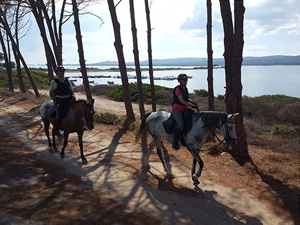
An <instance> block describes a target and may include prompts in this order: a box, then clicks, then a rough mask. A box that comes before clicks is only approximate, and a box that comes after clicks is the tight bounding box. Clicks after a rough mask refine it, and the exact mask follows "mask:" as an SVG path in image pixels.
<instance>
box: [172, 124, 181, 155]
mask: <svg viewBox="0 0 300 225" xmlns="http://www.w3.org/2000/svg"><path fill="white" fill-rule="evenodd" d="M180 135H181V130H180V129H177V130H176V131H175V134H174V140H173V144H172V147H173V148H174V149H175V150H178V149H179V148H180V146H179V144H178V141H179V138H180Z"/></svg>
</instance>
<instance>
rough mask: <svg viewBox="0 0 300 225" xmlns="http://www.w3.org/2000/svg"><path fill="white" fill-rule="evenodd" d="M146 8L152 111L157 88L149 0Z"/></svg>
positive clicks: (154, 109)
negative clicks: (155, 86)
mask: <svg viewBox="0 0 300 225" xmlns="http://www.w3.org/2000/svg"><path fill="white" fill-rule="evenodd" d="M145 10H146V19H147V42H148V64H149V79H150V86H151V98H152V111H153V112H155V111H156V99H155V88H154V79H153V65H152V45H151V21H150V10H149V3H148V0H145Z"/></svg>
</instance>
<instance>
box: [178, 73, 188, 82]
mask: <svg viewBox="0 0 300 225" xmlns="http://www.w3.org/2000/svg"><path fill="white" fill-rule="evenodd" d="M187 78H188V77H187V75H186V74H185V73H181V74H179V75H178V77H177V80H178V81H180V80H182V79H187Z"/></svg>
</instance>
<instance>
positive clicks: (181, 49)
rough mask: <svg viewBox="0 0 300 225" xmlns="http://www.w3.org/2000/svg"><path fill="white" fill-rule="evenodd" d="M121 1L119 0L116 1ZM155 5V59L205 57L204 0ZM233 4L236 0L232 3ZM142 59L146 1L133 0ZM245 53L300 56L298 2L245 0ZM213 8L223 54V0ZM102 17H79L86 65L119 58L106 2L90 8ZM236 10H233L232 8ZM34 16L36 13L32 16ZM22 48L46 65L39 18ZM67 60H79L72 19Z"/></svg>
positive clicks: (122, 10)
mask: <svg viewBox="0 0 300 225" xmlns="http://www.w3.org/2000/svg"><path fill="white" fill-rule="evenodd" d="M116 2H117V1H115V3H116ZM149 2H152V4H151V8H150V10H151V23H152V24H151V25H152V28H153V30H152V47H153V49H152V52H153V58H154V59H165V58H180V57H206V56H207V53H206V1H205V0H152V1H151V0H149ZM231 2H233V1H231ZM134 3H135V12H136V14H135V17H136V26H137V32H138V44H139V54H140V60H146V59H147V32H146V31H147V27H146V16H145V6H144V1H143V0H138V1H134ZM244 4H245V7H246V12H245V23H244V40H245V45H244V56H267V55H300V1H299V0H284V1H274V0H245V1H244ZM212 7H213V52H214V54H213V56H214V58H221V57H223V56H222V55H223V52H224V46H223V26H222V20H221V15H220V8H219V1H218V0H212ZM86 11H90V12H93V13H94V14H97V15H98V16H99V17H101V18H102V20H103V21H104V24H102V25H100V24H101V21H100V20H99V19H98V18H96V17H93V16H88V15H82V16H81V18H80V19H81V29H82V35H83V42H84V43H83V45H84V53H85V58H86V63H95V62H100V61H117V56H116V52H115V49H114V45H113V43H114V35H113V28H112V24H111V18H110V15H109V10H108V6H107V3H106V1H102V2H100V3H98V4H97V5H93V6H92V7H90V8H88V9H86ZM232 11H233V8H232ZM117 15H118V19H119V22H120V25H121V34H122V43H123V50H124V55H125V60H126V62H132V61H133V53H132V49H133V45H132V34H131V22H130V14H129V2H128V0H123V1H122V2H121V3H120V4H119V5H118V6H117ZM32 19H33V16H32ZM20 45H21V46H22V47H21V51H22V53H23V55H24V57H25V59H26V61H27V63H28V64H38V63H40V64H44V63H45V62H46V60H45V54H44V49H43V45H42V40H41V37H40V35H39V31H38V29H37V27H36V24H35V22H34V21H33V22H32V25H31V28H30V31H29V34H28V35H27V36H26V37H24V38H22V39H21V40H20ZM63 60H64V64H67V63H78V62H79V61H78V54H77V44H76V39H75V31H74V26H73V20H72V19H71V20H70V21H69V22H68V23H66V24H65V25H64V27H63Z"/></svg>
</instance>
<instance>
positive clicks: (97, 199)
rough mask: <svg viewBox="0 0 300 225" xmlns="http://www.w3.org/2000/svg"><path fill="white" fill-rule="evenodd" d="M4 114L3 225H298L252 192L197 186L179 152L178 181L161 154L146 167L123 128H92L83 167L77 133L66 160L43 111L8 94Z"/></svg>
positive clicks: (173, 164) (1, 107)
mask: <svg viewBox="0 0 300 225" xmlns="http://www.w3.org/2000/svg"><path fill="white" fill-rule="evenodd" d="M77 98H81V97H80V96H78V95H77ZM101 101H102V99H97V101H96V102H101ZM112 104H118V106H117V105H116V106H115V105H112ZM103 106H106V107H103ZM96 107H98V106H97V105H96ZM99 107H100V106H99ZM118 107H119V108H118ZM123 107H124V106H123ZM123 107H122V105H121V104H120V103H113V102H111V101H110V102H105V103H103V101H102V102H101V108H102V109H103V108H106V109H108V110H111V109H112V108H113V109H114V110H116V112H117V111H118V112H119V113H123V114H124V113H125V112H120V110H119V109H120V108H123ZM110 112H111V111H110ZM0 115H1V116H0V130H1V133H0V135H1V139H0V140H1V142H0V146H1V153H0V162H1V166H0V175H1V178H0V194H1V196H2V197H1V200H0V205H1V206H0V211H1V212H0V224H12V223H16V224H17V223H18V224H72V223H73V224H255V225H256V224H270V225H274V224H292V223H289V222H288V221H284V220H283V219H281V218H280V216H279V215H274V214H273V213H272V212H270V210H269V209H268V208H267V207H266V206H265V205H264V204H263V203H261V202H260V201H259V200H258V199H255V198H253V197H252V196H251V195H250V194H248V193H246V192H244V191H241V190H240V191H238V190H234V189H232V188H229V187H224V186H220V185H217V184H215V183H213V182H211V181H208V180H203V179H201V183H200V185H198V186H194V185H193V184H192V180H191V177H190V175H189V174H190V171H189V168H190V165H186V164H184V163H183V162H182V161H178V160H177V159H176V158H172V157H171V160H170V162H169V163H170V164H169V167H170V168H171V171H172V173H173V174H174V175H175V178H174V179H171V180H168V179H165V178H164V175H165V173H164V171H163V169H162V166H161V163H160V162H159V160H158V158H157V156H156V155H155V153H153V154H152V155H151V156H150V159H151V162H150V165H151V169H150V171H148V172H147V171H143V170H142V169H141V158H142V150H141V147H140V145H138V144H135V143H134V141H133V138H132V134H131V135H129V134H128V133H126V131H124V130H122V129H117V128H116V127H109V126H104V125H96V126H95V129H94V130H93V131H88V132H86V133H85V135H84V150H85V155H86V157H87V160H88V161H89V163H88V164H87V165H83V164H82V163H81V161H80V157H79V152H78V149H79V147H78V145H77V137H76V135H71V137H70V141H69V145H68V147H67V149H66V152H65V155H66V157H65V158H64V159H61V158H60V157H59V154H58V153H52V154H51V153H49V152H48V149H47V141H46V137H45V136H44V133H43V126H42V124H41V120H40V117H39V115H38V111H37V109H32V108H31V107H30V106H28V105H26V104H23V105H22V104H18V103H17V102H12V101H10V102H7V101H5V99H4V98H2V99H1V101H0ZM118 115H120V114H118ZM58 144H59V146H61V140H60V142H58ZM170 151H172V150H170ZM189 162H190V160H189ZM207 172H209V171H207ZM3 196H4V197H3Z"/></svg>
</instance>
